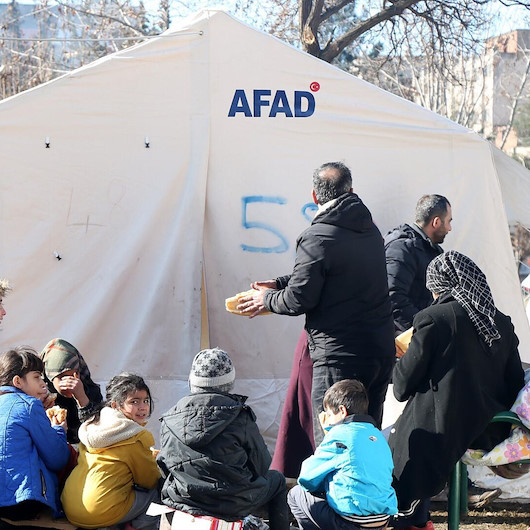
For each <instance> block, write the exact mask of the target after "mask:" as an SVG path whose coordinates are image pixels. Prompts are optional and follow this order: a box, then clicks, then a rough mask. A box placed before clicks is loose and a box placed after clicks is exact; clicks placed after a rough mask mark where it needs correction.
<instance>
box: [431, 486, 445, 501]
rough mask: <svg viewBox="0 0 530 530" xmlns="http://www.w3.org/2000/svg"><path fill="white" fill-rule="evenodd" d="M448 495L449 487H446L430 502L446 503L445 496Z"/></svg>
mask: <svg viewBox="0 0 530 530" xmlns="http://www.w3.org/2000/svg"><path fill="white" fill-rule="evenodd" d="M448 493H449V487H448V486H447V485H446V486H445V487H444V489H443V490H442V491H440V493H438V494H437V495H434V497H431V501H434V502H447V495H448Z"/></svg>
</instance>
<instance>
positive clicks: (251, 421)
mask: <svg viewBox="0 0 530 530" xmlns="http://www.w3.org/2000/svg"><path fill="white" fill-rule="evenodd" d="M235 376H236V372H235V368H234V365H233V363H232V360H231V359H230V357H229V355H228V354H227V353H226V352H225V351H223V350H221V349H219V348H213V349H207V350H202V351H200V352H199V353H198V354H197V355H196V356H195V358H194V359H193V363H192V366H191V371H190V375H189V386H190V390H191V393H190V395H188V396H186V397H184V398H182V399H181V400H180V401H179V402H178V403H177V404H176V405H175V406H174V407H173V408H172V409H170V410H169V411H168V412H166V413H165V414H164V415H163V416H162V418H161V420H160V421H161V423H162V426H161V429H160V442H161V448H160V453H159V455H158V457H157V463H158V466H159V467H160V470H161V472H162V477H163V479H164V483H163V486H162V502H163V503H164V504H166V505H168V506H171V507H172V508H175V509H177V510H180V511H183V512H187V513H190V514H192V515H208V516H212V517H217V518H219V519H224V520H226V521H238V520H240V519H243V518H245V517H246V516H247V515H249V514H252V513H255V512H256V511H257V510H259V511H261V510H262V509H263V508H268V512H269V525H270V528H271V530H288V529H289V508H288V506H287V490H286V485H285V478H284V476H283V475H282V474H281V473H280V472H278V471H273V470H269V466H270V463H271V457H270V454H269V451H268V449H267V446H266V445H265V442H264V440H263V437H262V436H261V434H260V432H259V430H258V426H257V425H256V416H255V414H254V412H253V411H252V409H251V408H250V407H249V406H248V405H246V404H245V402H246V400H247V397H246V396H240V395H238V394H232V393H231V392H232V389H233V387H234V381H235Z"/></svg>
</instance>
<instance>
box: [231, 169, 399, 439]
mask: <svg viewBox="0 0 530 530" xmlns="http://www.w3.org/2000/svg"><path fill="white" fill-rule="evenodd" d="M312 197H313V201H314V202H315V204H316V205H317V206H318V212H317V214H316V216H315V218H314V219H313V222H312V223H311V226H309V227H308V228H307V229H306V230H305V231H304V232H302V234H301V235H300V236H299V237H298V240H297V243H296V258H295V264H294V268H293V272H292V273H291V274H290V275H288V276H282V277H280V278H277V279H276V280H268V281H260V282H255V283H253V284H252V287H253V288H254V289H256V291H255V292H253V294H252V293H251V294H249V295H247V296H245V297H242V298H241V299H240V303H239V305H238V309H239V310H240V311H242V312H243V313H244V314H246V315H248V316H249V317H251V318H252V317H255V316H257V315H259V314H261V313H263V312H265V311H272V312H273V313H277V314H281V315H291V316H296V315H301V314H305V315H306V323H305V329H306V332H307V335H308V342H309V351H310V355H311V359H312V361H313V387H312V394H311V401H312V405H313V424H314V435H315V443H316V444H317V445H318V444H319V443H320V442H321V440H322V437H323V433H322V429H321V427H320V423H319V421H318V414H319V412H320V411H321V410H322V399H323V397H324V394H325V392H326V390H327V389H328V388H329V387H330V386H332V385H333V384H334V383H335V382H337V381H340V380H342V379H358V380H360V381H361V382H362V383H363V384H364V385H365V387H366V388H367V390H368V394H369V400H370V407H369V414H370V415H371V416H372V417H373V418H374V419H375V420H376V422H377V423H378V425H379V426H380V425H381V420H382V415H383V402H384V399H385V394H386V389H387V386H388V383H389V381H390V377H391V373H392V367H393V364H394V353H395V347H394V333H393V328H394V326H393V322H392V314H391V309H390V300H389V298H388V287H387V280H386V268H385V254H384V248H383V238H382V236H381V233H380V232H379V230H378V229H377V227H376V226H375V224H374V223H373V221H372V216H371V214H370V211H369V210H368V208H367V207H366V206H365V205H364V204H363V202H362V201H361V199H360V198H359V197H358V196H357V195H356V194H355V193H353V190H352V178H351V173H350V170H349V169H348V167H346V166H345V165H344V164H343V163H342V162H330V163H326V164H323V165H322V166H320V167H319V168H318V169H317V170H316V171H315V172H314V174H313V191H312Z"/></svg>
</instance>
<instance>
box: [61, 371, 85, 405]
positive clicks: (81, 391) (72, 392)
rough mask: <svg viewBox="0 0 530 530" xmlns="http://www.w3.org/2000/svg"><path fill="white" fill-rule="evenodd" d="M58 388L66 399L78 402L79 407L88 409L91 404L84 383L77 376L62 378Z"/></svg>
mask: <svg viewBox="0 0 530 530" xmlns="http://www.w3.org/2000/svg"><path fill="white" fill-rule="evenodd" d="M58 386H59V388H58V390H59V391H60V392H61V394H62V395H63V396H65V397H73V398H74V399H75V400H76V401H77V403H78V405H79V407H86V406H87V405H88V403H89V402H90V400H89V399H88V396H87V395H86V393H85V387H84V386H83V381H81V379H79V376H78V375H77V374H74V375H66V376H64V377H61V380H60V381H59V385H58Z"/></svg>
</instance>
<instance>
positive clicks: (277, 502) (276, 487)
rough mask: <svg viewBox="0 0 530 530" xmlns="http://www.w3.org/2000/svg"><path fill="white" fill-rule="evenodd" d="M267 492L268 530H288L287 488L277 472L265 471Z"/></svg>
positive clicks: (282, 477)
mask: <svg viewBox="0 0 530 530" xmlns="http://www.w3.org/2000/svg"><path fill="white" fill-rule="evenodd" d="M266 476H267V479H268V480H269V491H268V493H267V499H268V501H267V502H266V505H268V512H269V528H270V530H289V506H288V505H287V486H286V485H285V477H284V476H283V475H282V474H281V473H280V472H279V471H274V470H270V471H267V475H266Z"/></svg>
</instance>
